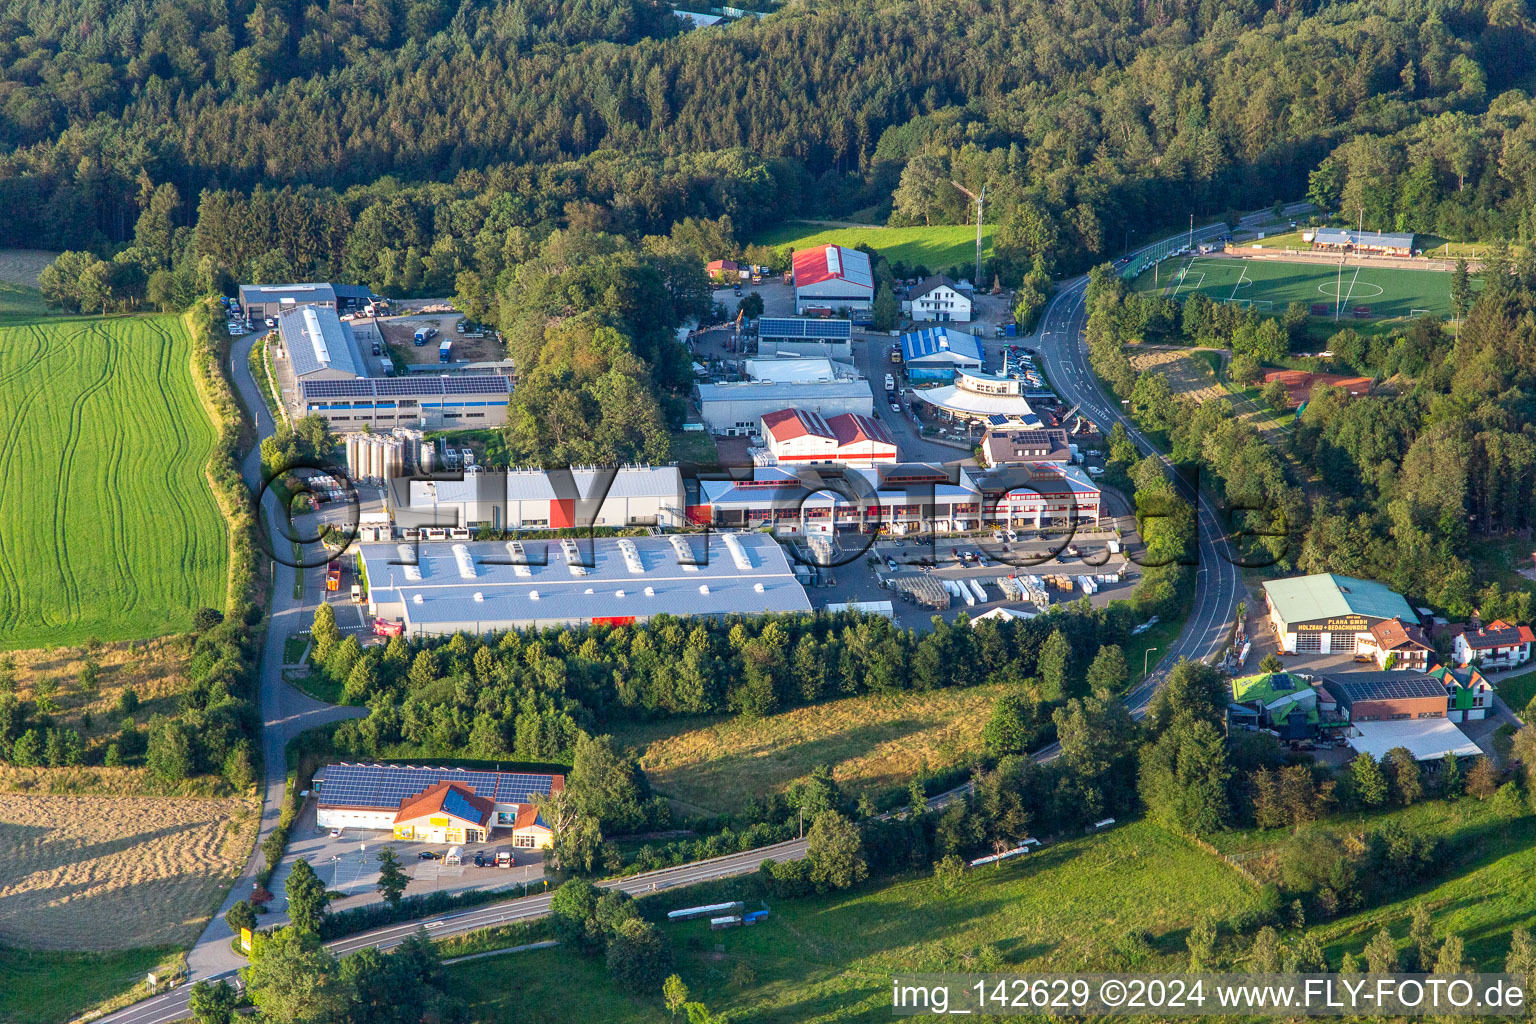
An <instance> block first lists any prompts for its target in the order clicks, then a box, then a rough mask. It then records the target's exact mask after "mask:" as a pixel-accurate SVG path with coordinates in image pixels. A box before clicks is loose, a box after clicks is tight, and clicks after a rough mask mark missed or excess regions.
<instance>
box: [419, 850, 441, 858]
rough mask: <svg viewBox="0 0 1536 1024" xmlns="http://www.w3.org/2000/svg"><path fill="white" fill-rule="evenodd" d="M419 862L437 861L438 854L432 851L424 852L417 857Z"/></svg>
mask: <svg viewBox="0 0 1536 1024" xmlns="http://www.w3.org/2000/svg"><path fill="white" fill-rule="evenodd" d="M416 859H417V860H437V859H438V857H437V854H436V853H435V852H434V851H432V850H422V851H421V852H420V853H418V854H417V855H416Z"/></svg>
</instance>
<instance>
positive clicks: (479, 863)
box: [475, 853, 485, 868]
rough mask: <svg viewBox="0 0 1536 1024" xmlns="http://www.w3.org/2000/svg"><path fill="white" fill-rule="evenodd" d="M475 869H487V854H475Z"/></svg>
mask: <svg viewBox="0 0 1536 1024" xmlns="http://www.w3.org/2000/svg"><path fill="white" fill-rule="evenodd" d="M475 867H477V868H483V867H485V854H483V853H476V854H475Z"/></svg>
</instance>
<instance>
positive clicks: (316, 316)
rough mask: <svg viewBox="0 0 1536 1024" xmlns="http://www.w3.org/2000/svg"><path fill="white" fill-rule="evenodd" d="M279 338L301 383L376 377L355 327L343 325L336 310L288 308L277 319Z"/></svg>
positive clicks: (312, 307)
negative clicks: (367, 361)
mask: <svg viewBox="0 0 1536 1024" xmlns="http://www.w3.org/2000/svg"><path fill="white" fill-rule="evenodd" d="M277 335H278V339H279V340H280V341H281V343H282V351H283V354H284V355H285V356H286V358H287V359H288V366H289V369H290V371H291V372H292V373H293V376H294V379H295V380H297V381H298V382H299V383H300V384H302V383H304V382H305V381H311V380H352V379H354V378H356V377H368V376H373V375H372V374H370V373H369V372H368V369H369V368H368V364H367V363H366V362H365V361H364V356H363V353H362V351H361V349H360V348H359V345H358V341H357V336H356V335H355V334H353V333H352V325H351V324H344V323H342V322H341V320H340V318H338V317H337V316H336V311H335V310H334V309H329V308H327V307H324V306H299V307H296V308H293V309H286V310H284V311H283V312H282V313H281V314H280V315H279V316H278V318H277ZM370 355H371V352H370Z"/></svg>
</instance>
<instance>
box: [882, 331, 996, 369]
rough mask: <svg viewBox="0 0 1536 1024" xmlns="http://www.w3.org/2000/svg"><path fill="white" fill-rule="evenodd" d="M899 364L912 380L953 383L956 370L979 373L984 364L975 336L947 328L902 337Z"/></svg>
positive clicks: (912, 333) (912, 332)
mask: <svg viewBox="0 0 1536 1024" xmlns="http://www.w3.org/2000/svg"><path fill="white" fill-rule="evenodd" d="M901 361H902V365H903V368H904V369H905V370H906V373H907V379H908V380H912V381H920V380H953V379H954V376H955V373H956V372H957V371H959V370H980V369H981V368H982V366H983V365H985V358H984V357H983V355H982V352H981V342H980V341H979V340H978V339H977V337H976V336H975V335H974V334H967V333H965V332H964V331H961V330H957V329H955V328H950V327H926V328H924V329H923V330H921V331H908V332H907V333H906V334H903V335H902V336H901Z"/></svg>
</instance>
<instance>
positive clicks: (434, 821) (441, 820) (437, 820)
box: [427, 818, 448, 825]
mask: <svg viewBox="0 0 1536 1024" xmlns="http://www.w3.org/2000/svg"><path fill="white" fill-rule="evenodd" d="M427 824H428V825H447V824H448V819H447V818H428V819H427Z"/></svg>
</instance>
